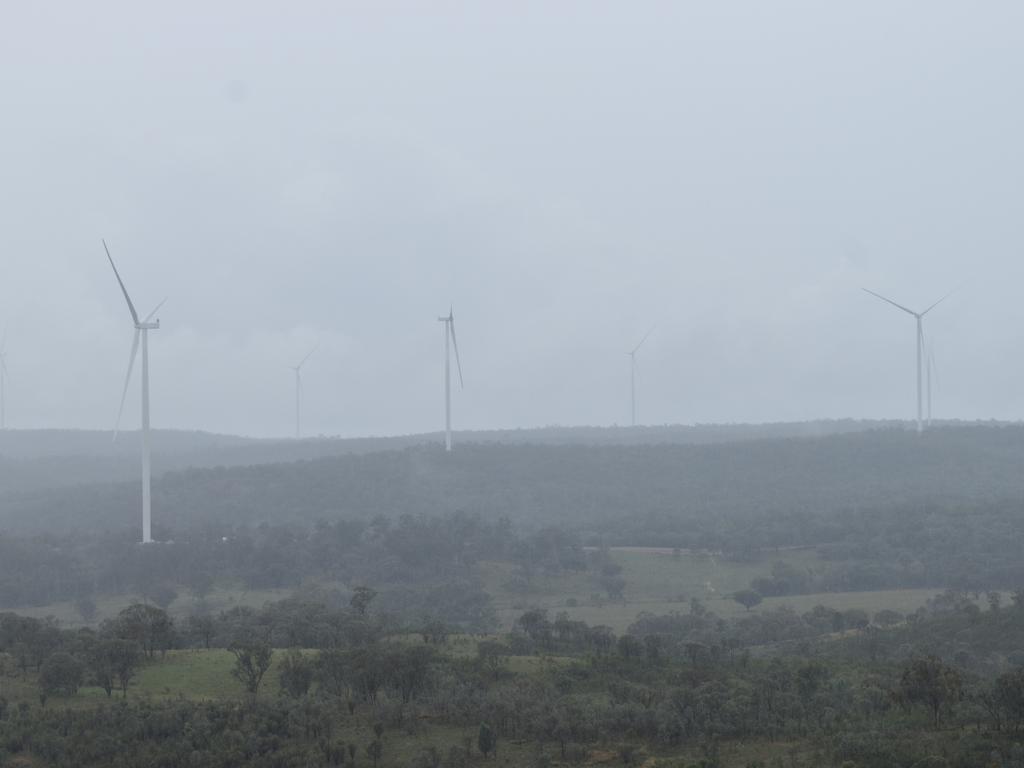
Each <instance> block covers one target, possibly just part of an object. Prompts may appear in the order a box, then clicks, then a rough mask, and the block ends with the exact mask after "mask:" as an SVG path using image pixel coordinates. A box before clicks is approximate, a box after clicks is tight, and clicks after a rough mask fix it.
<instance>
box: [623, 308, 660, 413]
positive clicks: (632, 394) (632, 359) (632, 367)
mask: <svg viewBox="0 0 1024 768" xmlns="http://www.w3.org/2000/svg"><path fill="white" fill-rule="evenodd" d="M652 333H654V328H653V327H652V328H651V330H649V331H648V332H647V333H645V334H644V337H643V338H642V339H640V343H639V344H637V345H636V346H635V347H633V351H632V352H627V353H626V354H627V355H629V398H630V400H629V402H630V414H631V416H632V420H633V426H634V427H635V426H636V353H637V352H638V351H639V350H640V347H642V346H643V345H644V342H645V341H647V337H648V336H650V335H651V334H652Z"/></svg>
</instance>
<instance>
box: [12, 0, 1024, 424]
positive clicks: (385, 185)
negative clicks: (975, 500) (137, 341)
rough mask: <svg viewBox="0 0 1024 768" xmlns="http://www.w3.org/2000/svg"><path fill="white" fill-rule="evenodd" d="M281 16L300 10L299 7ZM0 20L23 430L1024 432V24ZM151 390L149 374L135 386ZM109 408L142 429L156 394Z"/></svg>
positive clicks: (799, 8)
mask: <svg viewBox="0 0 1024 768" xmlns="http://www.w3.org/2000/svg"><path fill="white" fill-rule="evenodd" d="M296 6H297V7H296ZM296 6H290V7H288V8H287V9H285V8H284V7H283V6H280V5H279V4H272V3H237V2H224V3H217V4H212V5H211V4H206V3H204V4H200V3H195V2H182V3H176V4H174V5H173V6H168V7H165V8H161V9H159V10H157V9H155V8H154V7H153V6H151V5H149V4H143V5H140V4H132V3H108V2H97V3H89V4H72V3H60V4H24V3H23V4H9V5H8V7H6V8H5V13H4V22H3V25H2V27H0V92H2V94H3V99H4V119H3V122H2V124H0V138H2V141H0V165H2V167H3V169H4V170H3V176H4V183H3V184H0V196H2V197H0V210H2V211H3V215H2V221H3V231H4V237H3V241H4V247H3V250H2V254H3V255H2V257H0V264H2V265H3V272H2V275H0V278H2V279H0V323H6V326H7V327H8V329H9V331H8V333H9V336H8V365H9V369H10V382H9V391H8V418H9V423H10V425H11V426H14V427H23V428H24V427H82V428H109V427H111V426H112V425H113V420H114V415H115V412H116V407H117V400H118V397H119V394H120V387H121V383H122V380H123V376H124V368H125V364H126V361H127V356H128V351H129V346H130V342H131V333H132V331H131V327H130V323H129V316H128V312H127V309H126V307H125V306H124V302H123V300H122V298H121V296H120V295H119V292H118V289H117V285H116V283H115V281H114V278H113V275H112V274H111V272H110V269H109V266H108V265H107V263H106V261H105V257H104V254H103V249H102V245H101V243H100V238H106V239H107V242H108V244H109V245H110V248H111V251H112V253H113V255H114V257H115V259H116V260H117V261H118V265H119V268H120V270H121V273H122V275H123V277H124V279H125V282H126V283H127V286H128V289H129V291H131V293H132V295H133V298H134V299H135V302H136V304H137V305H138V306H139V309H140V311H141V312H142V313H143V314H145V313H148V312H149V309H150V308H152V307H153V306H155V305H156V304H157V302H159V301H160V300H161V299H163V298H164V297H165V296H167V297H169V300H168V302H167V304H166V306H165V307H164V309H163V310H162V311H161V313H160V315H161V319H162V321H163V327H162V328H161V329H160V330H159V331H157V332H155V333H154V334H152V336H151V360H152V375H153V382H152V386H153V422H154V425H155V426H157V427H165V428H166V427H173V428H186V429H205V430H212V431H224V432H232V433H239V434H250V435H261V436H263V435H267V436H271V435H286V434H289V433H290V431H291V430H292V428H293V427H292V425H293V421H292V419H293V415H292V397H293V389H292V387H293V380H292V374H291V371H289V370H288V368H287V366H289V365H294V364H295V363H296V362H298V360H299V359H301V358H302V357H303V355H305V354H306V353H307V352H308V351H309V349H310V348H311V347H312V346H313V345H314V344H317V343H319V344H320V347H319V349H318V351H317V352H316V354H315V355H314V356H313V357H312V358H311V359H310V361H309V363H308V365H307V367H306V368H305V369H304V376H305V379H304V380H305V415H304V419H303V420H304V423H305V429H306V430H307V431H308V432H311V433H325V434H340V435H346V436H352V435H364V434H394V433H407V432H416V431H425V430H435V429H438V428H440V426H441V424H442V417H443V407H442V399H441V381H442V380H441V362H442V354H443V345H442V335H441V325H440V324H439V323H438V322H437V321H436V318H437V317H438V315H441V314H443V313H446V311H447V309H448V307H449V306H450V305H454V310H455V317H456V321H457V328H458V335H459V343H460V351H461V353H462V362H463V366H464V371H465V377H466V387H465V390H464V391H461V392H457V393H456V394H455V397H454V413H455V416H454V423H455V426H456V428H458V429H485V428H496V427H516V426H522V427H529V426H538V425H545V424H598V425H600V424H613V423H627V422H628V419H629V367H628V358H627V357H626V354H625V353H626V352H628V351H629V350H630V349H631V348H632V347H633V346H634V345H635V344H636V342H637V341H639V339H640V338H641V337H642V336H643V334H644V333H645V332H646V331H647V330H648V328H650V327H651V326H656V329H655V332H654V333H653V334H652V336H651V337H650V339H649V340H648V342H647V344H646V345H645V346H644V347H643V349H642V350H641V352H640V353H639V354H638V398H639V404H640V406H639V410H640V419H641V420H642V421H643V422H645V423H659V424H660V423H675V422H681V423H693V422H721V421H724V422H740V421H776V420H801V419H812V418H821V417H834V418H839V417H857V418H910V417H911V416H912V415H913V412H914V379H913V377H914V360H913V345H914V329H913V321H912V319H911V318H909V317H907V316H905V315H902V314H901V313H899V312H898V311H897V310H895V309H893V308H892V307H888V306H886V305H884V304H882V303H881V302H879V301H878V300H876V299H874V298H872V297H870V296H868V295H866V294H864V293H863V292H862V291H861V290H860V288H861V287H862V286H864V287H868V288H871V289H872V290H875V291H878V292H881V293H883V294H885V295H888V296H891V297H892V298H893V299H895V300H896V301H898V302H900V303H903V304H907V305H909V306H912V307H914V308H922V307H924V306H927V305H928V304H931V303H932V302H934V301H935V300H937V299H938V298H940V297H941V296H942V295H944V294H945V293H946V292H947V291H949V290H951V289H954V288H959V290H958V291H957V292H956V293H955V294H954V295H953V296H952V297H950V298H949V299H948V300H947V301H946V302H945V303H944V304H942V305H941V306H940V307H939V308H937V309H936V310H935V311H934V312H933V313H932V314H931V315H929V316H928V318H927V320H926V325H925V332H926V334H927V335H928V337H929V339H932V340H933V341H934V346H935V355H936V362H937V373H936V380H935V415H936V416H937V417H942V418H998V419H1019V418H1021V417H1024V397H1022V395H1021V394H1020V393H1021V392H1024V387H1022V384H1024V368H1022V365H1021V363H1020V362H1019V361H1018V357H1019V356H1018V355H1016V354H1015V352H1016V350H1017V348H1018V346H1019V343H1018V342H1019V337H1020V336H1021V330H1020V329H1021V327H1022V321H1024V309H1021V304H1020V302H1019V300H1018V297H1017V286H1019V285H1020V284H1021V282H1022V278H1024V266H1022V261H1021V259H1020V253H1021V250H1022V245H1024V233H1022V232H1021V224H1020V216H1019V212H1020V210H1021V202H1022V199H1021V198H1022V188H1021V184H1020V179H1021V178H1022V177H1024V174H1022V171H1024V167H1022V166H1024V158H1022V155H1021V148H1020V147H1021V144H1020V141H1019V136H1020V135H1021V131H1022V128H1024V125H1022V122H1024V108H1022V107H1021V105H1020V104H1019V100H1017V99H1015V98H1014V96H1015V94H1016V91H1017V88H1016V85H1017V79H1018V73H1019V72H1020V71H1022V68H1024V45H1022V44H1021V43H1022V42H1024V41H1022V39H1021V37H1022V33H1021V30H1022V29H1024V25H1022V21H1024V18H1022V16H1024V8H1022V7H1021V6H1020V5H1019V4H1016V3H1010V2H993V3H988V4H986V5H985V6H984V7H983V8H982V9H979V8H978V7H976V6H972V5H968V4H963V3H952V2H935V3H928V4H923V3H900V4H892V3H860V4H855V5H852V4H851V5H847V6H845V7H840V6H838V5H837V4H822V3H811V2H805V3H795V2H785V3H771V4H765V3H754V2H746V3H743V2H737V3H714V4H711V3H704V4H698V3H687V4H682V3H675V4H672V3H648V4H644V5H642V6H638V5H637V4H632V3H630V4H626V3H591V2H588V3H582V2H576V3H559V4H550V3H516V4H514V5H513V4H503V5H502V6H501V7H499V6H498V5H497V4H479V5H477V6H475V7H471V6H469V5H468V4H460V3H432V4H429V8H428V7H427V6H426V5H419V4H392V3H388V4H381V3H346V4H337V3H326V2H325V3H311V2H307V3H301V4H296ZM136 375H137V372H136ZM125 424H126V426H128V427H129V428H134V427H135V426H137V424H138V380H137V379H136V380H135V385H134V386H133V387H132V389H131V392H130V396H129V403H128V410H127V415H126V419H125Z"/></svg>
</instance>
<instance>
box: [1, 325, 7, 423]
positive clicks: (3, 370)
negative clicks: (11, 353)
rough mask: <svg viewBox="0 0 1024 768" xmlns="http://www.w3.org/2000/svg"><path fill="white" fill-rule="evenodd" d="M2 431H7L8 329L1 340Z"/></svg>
mask: <svg viewBox="0 0 1024 768" xmlns="http://www.w3.org/2000/svg"><path fill="white" fill-rule="evenodd" d="M0 429H7V329H6V328H5V329H4V335H3V339H2V340H0Z"/></svg>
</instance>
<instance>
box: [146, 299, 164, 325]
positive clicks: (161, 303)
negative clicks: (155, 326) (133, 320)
mask: <svg viewBox="0 0 1024 768" xmlns="http://www.w3.org/2000/svg"><path fill="white" fill-rule="evenodd" d="M166 303H167V299H164V300H163V301H161V302H160V303H159V304H157V305H156V306H155V307H153V311H152V312H150V313H149V314H148V315H146V319H145V320H143V321H142V322H144V323H148V322H149V321H150V320H152V319H153V315H155V314H156V313H157V312H159V311H160V307H162V306H163V305H164V304H166Z"/></svg>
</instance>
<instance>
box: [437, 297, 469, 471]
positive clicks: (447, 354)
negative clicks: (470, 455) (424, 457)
mask: <svg viewBox="0 0 1024 768" xmlns="http://www.w3.org/2000/svg"><path fill="white" fill-rule="evenodd" d="M437 321H438V322H439V323H444V449H445V450H446V451H448V452H449V453H450V452H451V450H452V347H455V364H456V366H458V369H459V387H460V388H461V387H463V386H464V382H463V380H462V362H461V361H460V360H459V342H458V341H456V339H455V315H454V313H453V311H452V308H451V307H449V309H448V316H447V317H439V318H437Z"/></svg>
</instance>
